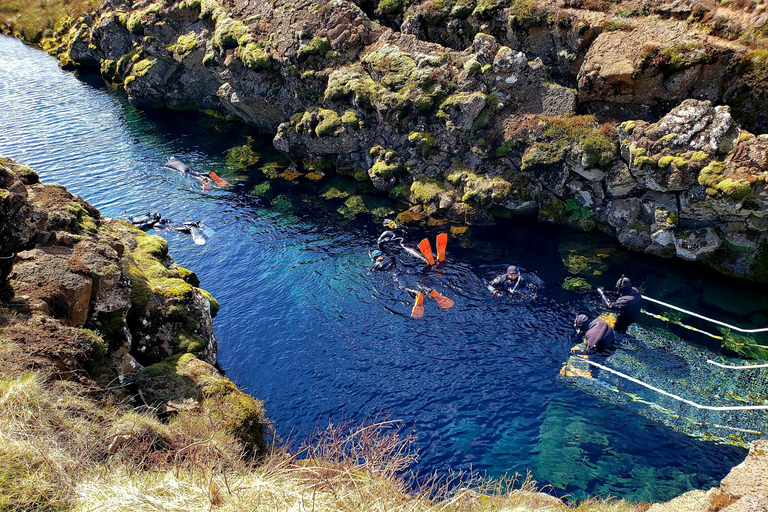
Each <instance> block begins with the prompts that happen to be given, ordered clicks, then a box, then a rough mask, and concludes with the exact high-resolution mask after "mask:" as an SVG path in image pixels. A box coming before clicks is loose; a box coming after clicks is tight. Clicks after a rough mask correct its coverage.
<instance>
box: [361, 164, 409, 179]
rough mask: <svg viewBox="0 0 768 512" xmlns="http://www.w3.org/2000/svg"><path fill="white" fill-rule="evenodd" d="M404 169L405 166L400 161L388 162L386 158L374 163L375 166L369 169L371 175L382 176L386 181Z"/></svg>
mask: <svg viewBox="0 0 768 512" xmlns="http://www.w3.org/2000/svg"><path fill="white" fill-rule="evenodd" d="M402 171H403V166H402V164H401V163H400V162H398V161H393V162H386V161H384V160H380V161H378V162H376V163H375V164H373V167H371V170H370V171H369V175H370V176H371V177H377V178H381V179H383V180H384V181H389V180H390V179H391V178H393V177H394V176H396V175H397V174H399V173H401V172H402Z"/></svg>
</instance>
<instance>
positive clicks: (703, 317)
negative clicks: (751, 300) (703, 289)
mask: <svg viewBox="0 0 768 512" xmlns="http://www.w3.org/2000/svg"><path fill="white" fill-rule="evenodd" d="M642 297H643V298H644V299H645V300H647V301H650V302H654V303H656V304H661V305H662V306H666V307H668V308H672V309H675V310H677V311H680V312H682V313H685V314H687V315H691V316H695V317H696V318H701V319H702V320H706V321H708V322H712V323H713V324H718V325H722V326H723V327H727V328H729V329H733V330H734V331H738V332H746V333H756V332H768V327H763V328H761V329H742V328H741V327H736V326H735V325H731V324H727V323H725V322H721V321H719V320H715V319H713V318H708V317H706V316H704V315H700V314H698V313H694V312H693V311H688V310H687V309H683V308H679V307H677V306H673V305H672V304H668V303H666V302H662V301H660V300H657V299H654V298H651V297H647V296H645V295H642Z"/></svg>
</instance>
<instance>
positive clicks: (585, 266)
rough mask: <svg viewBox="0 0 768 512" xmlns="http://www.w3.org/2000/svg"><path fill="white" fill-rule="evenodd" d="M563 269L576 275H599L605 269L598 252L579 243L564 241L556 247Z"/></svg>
mask: <svg viewBox="0 0 768 512" xmlns="http://www.w3.org/2000/svg"><path fill="white" fill-rule="evenodd" d="M558 251H559V253H560V258H561V259H562V262H563V265H564V266H565V269H566V270H567V271H568V272H569V273H570V274H573V275H577V276H600V275H603V273H604V272H605V271H606V270H607V268H608V267H607V265H606V264H605V262H604V261H603V258H602V257H601V255H600V253H598V252H597V251H596V250H595V249H594V248H593V247H590V246H589V245H585V244H581V243H572V242H565V243H563V244H562V245H561V246H560V248H559V249H558Z"/></svg>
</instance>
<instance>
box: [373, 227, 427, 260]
mask: <svg viewBox="0 0 768 512" xmlns="http://www.w3.org/2000/svg"><path fill="white" fill-rule="evenodd" d="M384 226H385V227H386V228H387V230H386V231H384V232H383V233H381V234H380V235H379V239H378V240H377V241H376V246H377V247H378V248H379V251H381V252H383V253H385V254H388V255H391V254H392V250H393V249H394V248H395V247H400V248H401V249H402V250H403V251H404V252H405V253H407V254H408V255H410V256H412V257H414V258H416V259H418V260H420V261H423V262H425V263H427V259H426V258H425V257H424V255H423V254H421V252H420V251H419V249H417V248H415V247H412V246H410V245H407V244H406V243H405V235H406V234H407V230H406V229H405V228H404V227H402V226H399V225H398V224H397V223H396V222H395V221H393V220H390V219H384Z"/></svg>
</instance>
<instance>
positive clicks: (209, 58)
mask: <svg viewBox="0 0 768 512" xmlns="http://www.w3.org/2000/svg"><path fill="white" fill-rule="evenodd" d="M215 62H216V57H215V56H214V55H213V54H212V53H206V54H205V55H203V66H211V65H213V64H214V63H215Z"/></svg>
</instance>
